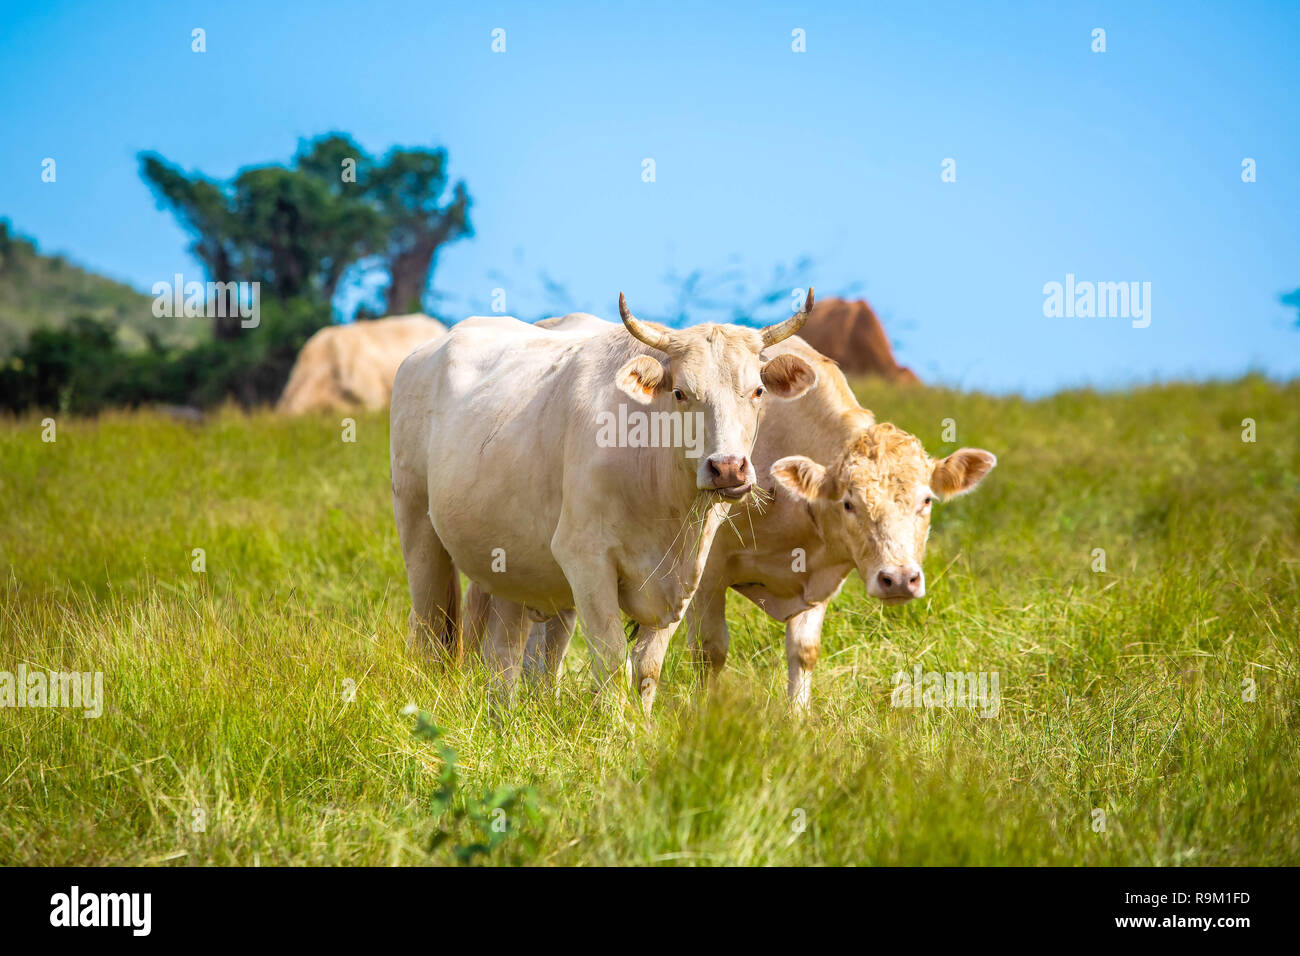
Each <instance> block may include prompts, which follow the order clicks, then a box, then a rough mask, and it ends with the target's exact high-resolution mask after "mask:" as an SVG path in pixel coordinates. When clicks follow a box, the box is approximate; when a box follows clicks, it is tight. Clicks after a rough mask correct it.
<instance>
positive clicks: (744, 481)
mask: <svg viewBox="0 0 1300 956" xmlns="http://www.w3.org/2000/svg"><path fill="white" fill-rule="evenodd" d="M753 486H754V469H753V467H752V466H751V465H750V463H749V459H748V458H747V457H746V456H744V455H710V456H709V458H708V460H707V461H705V463H704V469H703V472H702V474H701V475H700V487H701V488H704V489H707V490H710V491H716V492H717V493H718V494H720V495H722V496H723V497H724V498H743V497H744V496H745V495H747V494H749V491H750V489H751V488H753Z"/></svg>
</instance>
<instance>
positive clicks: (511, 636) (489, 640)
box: [483, 597, 533, 700]
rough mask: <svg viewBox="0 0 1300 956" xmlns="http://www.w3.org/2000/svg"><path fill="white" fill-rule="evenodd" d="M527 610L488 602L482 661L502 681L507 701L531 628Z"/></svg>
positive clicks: (512, 604)
mask: <svg viewBox="0 0 1300 956" xmlns="http://www.w3.org/2000/svg"><path fill="white" fill-rule="evenodd" d="M532 623H533V622H532V619H531V618H530V617H529V616H528V609H527V608H525V607H524V606H523V605H522V604H516V603H515V602H514V601H506V600H503V599H501V598H499V597H494V598H492V600H491V601H490V602H489V605H488V614H487V626H486V629H485V633H484V639H483V662H484V664H485V665H486V666H487V668H488V670H489V671H490V672H491V673H492V675H493V676H494V677H495V678H496V679H497V680H499V681H500V682H501V685H502V687H503V689H504V691H505V696H506V698H507V700H508V699H509V698H510V697H511V696H512V695H513V693H514V689H515V685H516V684H517V683H518V681H519V672H520V669H521V668H522V665H523V660H524V644H525V642H526V641H527V640H528V631H529V628H531V627H532Z"/></svg>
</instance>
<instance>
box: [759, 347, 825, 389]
mask: <svg viewBox="0 0 1300 956" xmlns="http://www.w3.org/2000/svg"><path fill="white" fill-rule="evenodd" d="M760 377H761V378H762V379H763V384H764V385H766V386H767V387H768V388H770V389H771V390H772V394H773V395H778V396H780V397H781V398H798V397H799V396H800V395H802V394H803V393H804V392H806V391H808V389H810V388H812V387H813V386H814V385H816V384H817V373H816V372H814V371H813V367H812V366H811V365H809V364H808V363H807V362H805V361H804V360H803V359H801V358H800V357H799V356H797V355H791V354H789V353H788V352H787V353H785V354H784V355H778V356H777V357H776V358H774V359H772V361H770V362H768V363H767V364H766V365H764V366H763V370H762V372H761V373H760Z"/></svg>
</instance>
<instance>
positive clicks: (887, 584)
mask: <svg viewBox="0 0 1300 956" xmlns="http://www.w3.org/2000/svg"><path fill="white" fill-rule="evenodd" d="M876 590H877V592H878V594H877V596H878V597H883V598H894V599H899V598H901V599H902V600H904V601H910V600H911V599H912V598H914V597H920V596H921V595H922V594H924V593H925V578H924V577H923V576H922V574H921V570H920V568H904V567H898V566H895V567H889V568H881V569H880V570H879V571H877V572H876Z"/></svg>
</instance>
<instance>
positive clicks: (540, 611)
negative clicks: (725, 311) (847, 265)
mask: <svg viewBox="0 0 1300 956" xmlns="http://www.w3.org/2000/svg"><path fill="white" fill-rule="evenodd" d="M812 303H813V294H812V290H811V289H810V290H809V291H808V298H807V301H806V303H805V306H804V308H803V310H802V311H800V312H798V313H796V314H795V315H794V316H793V317H792V318H789V319H787V320H785V321H784V322H780V323H778V324H776V325H773V326H769V327H767V328H764V329H761V330H759V329H748V328H742V327H739V326H732V325H714V324H707V325H698V326H694V327H691V328H686V329H668V328H665V327H663V326H660V325H656V324H654V323H650V322H642V321H639V320H638V319H636V318H635V317H634V316H633V315H632V313H631V312H630V311H629V310H628V307H627V303H626V301H625V300H624V298H623V296H622V295H621V294H620V296H619V312H620V314H621V316H622V319H623V324H622V326H621V327H620V326H617V325H609V326H608V327H607V328H606V329H603V330H601V331H599V332H596V333H595V334H592V333H590V332H589V331H582V332H557V331H547V330H545V329H538V328H536V327H534V326H532V325H529V324H527V323H524V322H520V321H518V320H517V319H513V318H506V317H491V318H489V317H475V318H470V319H466V320H465V321H463V322H461V323H459V324H457V325H455V326H454V327H453V328H452V329H451V331H450V332H449V333H448V334H447V335H446V336H445V337H444V338H442V339H440V340H438V341H436V342H430V343H428V344H426V345H424V346H422V347H421V348H419V349H418V350H416V351H415V352H414V353H412V354H411V355H410V356H409V357H408V358H407V359H406V361H405V362H403V363H402V366H401V368H399V369H398V372H397V379H396V381H395V383H394V385H393V401H392V431H391V452H392V476H393V509H394V512H395V515H396V518H397V530H398V535H399V537H400V539H401V545H402V556H403V558H404V559H405V561H406V570H407V577H408V579H409V584H410V590H411V615H410V628H411V639H412V643H413V644H414V645H415V646H416V647H417V648H420V649H422V650H424V651H426V652H428V653H431V654H435V655H439V654H443V653H450V654H452V655H456V656H458V655H459V653H460V648H461V635H460V607H459V605H460V584H459V578H458V571H461V572H464V573H465V575H466V576H467V577H468V578H469V579H470V580H471V581H472V582H474V583H475V584H477V585H478V586H479V588H481V589H482V591H483V592H484V593H485V594H487V595H490V596H491V599H492V612H491V614H490V615H488V621H487V624H486V628H485V630H486V633H485V635H484V640H483V648H482V649H483V655H484V658H485V660H486V662H487V663H488V665H489V667H490V668H491V669H492V670H493V671H494V672H495V673H497V674H499V675H500V676H501V677H502V678H503V679H504V681H505V682H506V684H507V685H508V686H513V685H514V683H515V681H516V679H517V677H518V674H519V671H520V667H521V662H522V658H523V653H524V646H525V641H526V639H527V637H528V632H529V628H530V627H531V625H532V623H533V622H535V621H544V620H548V619H551V618H553V617H558V620H560V621H566V620H567V621H568V622H569V626H570V629H571V626H572V621H573V613H572V611H571V609H576V612H577V616H578V617H579V618H581V620H582V624H583V630H584V633H586V635H587V637H588V640H589V642H590V645H591V656H592V662H593V671H594V673H595V675H596V677H597V679H598V682H599V684H600V685H602V686H604V685H606V684H608V683H610V682H611V679H612V678H615V677H616V676H617V675H618V674H620V673H621V672H622V671H623V669H624V664H625V661H626V654H627V638H626V637H625V635H624V631H623V625H622V620H621V618H620V613H619V612H620V610H621V611H622V612H623V613H626V614H627V615H628V616H629V617H630V618H631V619H632V620H633V621H634V622H636V624H637V626H638V627H639V629H640V632H641V634H642V635H643V636H648V637H650V638H651V639H653V640H654V641H655V642H656V643H657V642H658V641H660V640H662V641H663V642H665V643H666V642H667V640H668V638H669V636H670V635H671V634H672V632H673V630H674V628H675V627H676V626H677V622H678V621H679V619H680V618H681V616H682V614H683V612H684V611H685V609H686V606H687V604H688V603H689V602H690V599H691V596H692V594H694V592H695V588H696V586H697V585H698V583H699V580H700V575H701V574H702V572H703V570H704V567H705V562H706V561H707V559H708V553H709V547H710V545H711V544H712V542H713V538H714V534H715V533H716V531H717V530H718V527H719V525H720V524H721V523H722V522H723V520H724V519H725V518H726V516H727V514H728V511H729V510H730V509H731V507H732V506H733V505H734V504H736V503H738V502H741V501H743V500H744V498H745V497H746V495H748V493H749V492H750V490H751V489H752V488H753V487H754V484H755V482H756V480H757V476H756V474H755V471H754V465H753V462H752V461H751V460H750V452H751V449H752V448H753V446H754V441H755V438H756V434H757V430H758V423H759V411H760V408H761V407H762V406H763V405H764V403H766V402H769V401H771V400H772V399H773V398H777V399H789V398H797V397H798V396H800V395H802V394H804V393H805V392H806V391H808V389H810V388H811V387H813V386H814V385H815V384H816V381H817V376H816V373H815V372H814V371H813V369H812V367H811V366H810V365H809V364H808V363H807V362H806V361H804V360H803V359H801V358H799V357H798V356H796V355H778V356H776V357H774V358H772V359H771V360H770V361H767V362H764V361H762V360H760V358H759V352H760V351H761V350H762V349H763V348H765V347H768V346H771V345H774V344H775V343H777V342H780V341H782V340H783V339H786V338H788V337H789V336H791V335H794V334H795V333H796V332H798V331H799V329H800V328H801V327H802V325H803V323H804V322H805V321H806V319H807V315H808V310H809V309H811V307H812ZM629 402H631V403H632V405H631V406H629V405H628V404H627V403H629ZM620 406H622V407H621V408H620ZM629 408H630V409H631V411H630V412H629ZM638 412H639V413H641V414H643V415H644V414H647V413H648V414H650V415H651V416H653V417H652V418H651V421H652V422H653V423H655V424H658V423H661V422H666V421H668V420H670V419H671V420H674V421H675V423H677V424H678V426H679V427H675V428H673V429H672V430H671V433H672V434H673V435H674V436H678V437H680V436H682V435H686V434H689V433H691V432H692V429H691V428H687V427H685V426H684V425H680V423H681V422H683V421H687V422H689V423H693V424H694V425H696V426H697V428H696V429H695V440H694V441H692V442H690V443H687V442H684V441H680V442H677V443H676V445H677V446H676V447H674V446H673V445H672V444H671V443H670V444H669V445H668V446H667V447H665V444H664V443H663V442H655V441H645V440H644V438H645V435H644V432H645V429H644V428H642V429H641V435H640V436H639V439H638V436H637V435H636V434H635V428H634V429H633V431H632V432H628V433H627V434H623V433H622V432H621V431H620V433H619V434H618V436H617V438H618V440H615V441H610V440H608V438H609V432H610V431H611V429H609V428H608V425H609V423H610V421H611V420H617V421H618V422H620V423H622V422H624V421H633V418H634V415H635V414H636V413H638ZM611 416H614V418H613V419H611ZM651 430H652V431H653V429H651ZM682 446H687V447H682Z"/></svg>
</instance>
